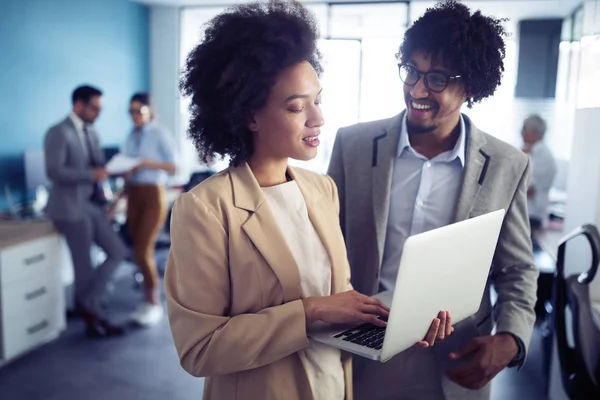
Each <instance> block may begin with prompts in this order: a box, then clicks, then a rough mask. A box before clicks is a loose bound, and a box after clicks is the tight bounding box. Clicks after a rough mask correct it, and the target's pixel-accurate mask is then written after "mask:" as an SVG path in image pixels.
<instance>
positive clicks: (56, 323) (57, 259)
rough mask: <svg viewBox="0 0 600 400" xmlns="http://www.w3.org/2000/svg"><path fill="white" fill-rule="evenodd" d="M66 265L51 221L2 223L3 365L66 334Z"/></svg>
mask: <svg viewBox="0 0 600 400" xmlns="http://www.w3.org/2000/svg"><path fill="white" fill-rule="evenodd" d="M61 260H62V258H61V241H60V238H59V235H58V234H57V233H56V231H55V230H54V227H53V226H52V224H51V223H50V222H37V221H1V222H0V366H2V365H4V364H6V363H7V362H9V361H11V360H12V359H14V358H16V357H18V356H19V355H22V354H24V353H26V352H28V351H30V350H32V349H34V348H36V347H38V346H40V345H42V344H44V343H46V342H48V341H50V340H53V339H55V338H56V337H58V335H59V334H60V332H61V331H62V330H64V329H65V327H66V321H65V292H64V288H63V284H62V279H61V272H62V271H61V266H62V265H61Z"/></svg>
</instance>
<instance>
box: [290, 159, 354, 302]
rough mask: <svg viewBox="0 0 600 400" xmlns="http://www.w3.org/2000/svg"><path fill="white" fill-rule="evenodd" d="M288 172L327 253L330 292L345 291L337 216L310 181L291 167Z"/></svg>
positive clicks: (342, 251) (344, 254) (344, 255)
mask: <svg viewBox="0 0 600 400" xmlns="http://www.w3.org/2000/svg"><path fill="white" fill-rule="evenodd" d="M288 171H289V174H290V175H291V176H292V177H293V178H294V180H295V181H296V183H297V184H298V187H299V188H300V191H301V192H302V196H303V197H304V200H305V202H306V209H307V211H308V218H309V219H310V222H312V224H313V226H314V227H315V230H316V231H317V234H318V235H319V238H320V239H321V242H322V243H323V247H325V250H326V251H327V254H328V255H329V260H330V262H331V293H339V292H342V291H345V285H346V279H345V276H344V275H343V273H342V271H341V269H342V268H344V266H345V263H344V262H345V259H341V258H340V257H346V252H345V248H344V246H343V243H341V241H340V240H337V239H338V238H339V235H338V234H339V232H340V230H339V221H338V219H337V218H332V215H333V210H331V209H330V208H329V207H328V206H327V205H326V204H324V200H325V199H323V196H322V194H321V193H320V192H319V191H318V190H315V189H314V188H313V187H312V185H310V183H307V182H306V181H304V179H302V177H301V176H298V175H297V174H295V173H294V170H293V169H292V168H289V169H288Z"/></svg>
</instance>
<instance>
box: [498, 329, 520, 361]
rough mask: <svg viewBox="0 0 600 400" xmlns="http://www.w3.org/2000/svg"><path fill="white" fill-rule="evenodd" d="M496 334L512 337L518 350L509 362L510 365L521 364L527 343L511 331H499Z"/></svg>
mask: <svg viewBox="0 0 600 400" xmlns="http://www.w3.org/2000/svg"><path fill="white" fill-rule="evenodd" d="M496 335H497V336H500V335H502V336H507V337H510V338H511V339H512V342H513V343H514V345H515V349H516V352H515V355H514V356H513V358H512V360H511V361H510V363H509V364H508V366H509V367H514V366H517V365H519V364H521V362H522V361H523V359H524V358H525V344H524V343H523V341H522V340H521V338H519V337H518V336H517V335H515V334H513V333H510V332H499V333H497V334H496Z"/></svg>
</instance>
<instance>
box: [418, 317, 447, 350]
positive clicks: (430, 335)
mask: <svg viewBox="0 0 600 400" xmlns="http://www.w3.org/2000/svg"><path fill="white" fill-rule="evenodd" d="M452 332H454V328H453V327H452V318H451V317H450V311H440V312H439V313H438V316H437V318H434V319H433V321H432V322H431V326H430V327H429V331H427V334H426V335H425V337H424V338H423V340H421V341H419V342H417V344H416V345H415V346H418V347H431V346H433V345H434V344H435V341H436V340H444V339H445V338H446V337H448V336H450V335H451V334H452Z"/></svg>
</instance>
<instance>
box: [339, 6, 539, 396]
mask: <svg viewBox="0 0 600 400" xmlns="http://www.w3.org/2000/svg"><path fill="white" fill-rule="evenodd" d="M505 35H506V33H505V31H504V28H503V27H502V25H501V21H500V20H497V19H495V18H493V17H487V16H484V15H482V14H481V13H480V12H476V13H471V11H470V10H469V9H468V8H467V7H466V6H465V5H463V4H460V3H456V2H454V1H448V2H444V3H439V4H437V5H436V6H435V7H434V8H431V9H428V10H427V12H426V13H425V14H424V15H423V17H421V18H420V19H418V20H417V21H416V22H415V23H414V25H413V26H412V27H411V28H410V29H408V30H407V31H406V34H405V36H404V41H403V43H402V45H401V46H400V52H399V55H398V68H399V75H400V79H401V80H402V82H403V83H404V96H405V102H406V110H405V111H403V112H402V113H400V114H399V115H397V116H395V117H392V118H390V119H386V120H381V121H374V122H368V123H362V124H358V125H354V126H350V127H347V128H342V129H340V130H339V132H338V134H337V137H336V141H335V145H334V149H333V154H332V157H331V162H330V165H329V172H328V173H329V175H331V177H333V179H334V180H335V182H336V183H337V185H338V189H339V196H340V207H341V208H340V223H341V226H342V230H343V233H344V237H345V240H346V246H347V249H348V259H349V262H350V265H351V268H352V284H353V286H354V288H355V289H356V290H358V291H360V292H362V293H364V294H367V295H374V294H376V293H377V292H379V291H383V290H393V289H394V284H395V280H396V276H397V273H398V266H399V264H400V258H401V256H402V247H403V244H404V241H405V240H406V238H407V237H409V236H411V235H415V234H418V233H421V232H425V231H428V230H431V229H435V228H438V227H441V226H444V225H448V224H450V223H453V222H457V221H461V220H465V219H467V218H471V217H475V216H477V215H481V214H485V213H487V212H491V211H494V210H497V209H500V208H504V209H506V210H507V214H506V217H505V221H504V224H503V227H502V231H501V233H500V238H499V241H498V245H497V248H496V253H495V255H494V261H493V265H492V267H491V269H490V278H489V280H488V286H487V288H486V291H485V293H484V297H483V300H482V303H481V305H480V308H479V311H478V312H477V313H476V314H475V315H473V316H472V317H470V318H467V319H466V320H464V321H462V322H460V323H458V324H456V325H455V331H454V333H453V334H452V335H451V336H450V337H447V338H445V340H443V341H440V342H438V343H436V344H435V345H434V346H433V347H431V348H425V349H417V348H413V349H409V350H407V351H405V352H403V353H401V354H399V355H398V356H396V357H395V358H393V359H392V360H390V361H389V362H387V363H385V364H382V363H378V362H373V361H369V360H366V359H364V358H360V357H355V358H354V390H355V399H357V400H363V399H369V400H379V399H394V400H396V399H419V400H442V399H446V400H448V399H457V400H458V399H460V400H465V399H467V400H468V399H489V397H490V385H489V382H490V380H491V379H492V378H493V377H494V376H495V375H496V374H497V373H498V372H500V371H501V370H502V369H504V368H505V367H507V366H509V367H510V366H519V367H520V366H522V365H523V362H524V361H525V355H526V353H527V346H528V344H529V340H530V337H531V334H532V330H533V324H534V320H535V314H534V304H535V299H536V279H537V270H536V268H535V267H534V264H533V256H532V252H531V241H530V236H529V221H528V216H527V185H528V181H529V175H530V166H529V162H528V159H527V157H526V156H525V155H524V154H522V152H520V151H519V150H518V149H516V148H513V147H512V146H509V145H508V144H506V143H504V142H501V141H500V140H498V139H496V138H494V137H492V136H490V135H488V134H486V133H484V132H482V131H480V130H478V129H477V127H476V126H475V125H474V124H473V122H472V121H471V120H470V119H469V118H468V117H467V116H465V115H462V114H461V112H460V110H461V107H462V106H463V105H465V104H467V106H469V107H471V106H472V105H473V104H474V103H477V102H479V101H481V100H482V99H484V98H486V97H489V96H491V95H492V94H493V93H494V91H495V90H496V88H497V87H498V85H499V84H500V79H501V75H502V72H503V70H504V67H503V58H504V51H505V47H504V36H505ZM481 267H482V268H490V266H487V265H483V266H481ZM440 268H444V266H443V265H441V266H440ZM455 278H456V279H457V280H459V279H463V278H464V277H461V276H456V277H455ZM448 284H452V283H451V282H449V283H448ZM492 285H493V286H494V289H495V291H496V292H497V294H498V299H497V301H496V304H495V306H494V313H493V315H492V304H491V298H490V297H491V296H490V292H491V286H492ZM494 328H495V333H494V334H492V330H493V329H494ZM443 338H444V332H440V334H439V339H443Z"/></svg>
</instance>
